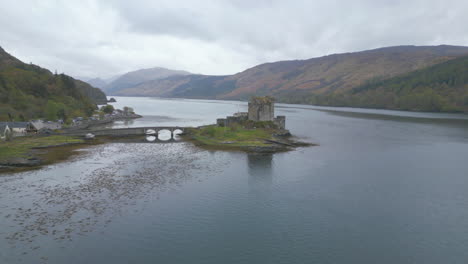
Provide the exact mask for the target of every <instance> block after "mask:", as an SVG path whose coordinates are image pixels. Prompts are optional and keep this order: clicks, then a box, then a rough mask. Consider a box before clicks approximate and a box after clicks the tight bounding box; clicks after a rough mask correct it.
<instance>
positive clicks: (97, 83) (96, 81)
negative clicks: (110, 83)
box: [84, 78, 107, 88]
mask: <svg viewBox="0 0 468 264" xmlns="http://www.w3.org/2000/svg"><path fill="white" fill-rule="evenodd" d="M84 81H85V82H87V83H89V84H90V85H91V86H93V87H96V88H103V87H104V86H106V85H107V82H106V81H105V80H103V79H101V78H93V79H89V80H84Z"/></svg>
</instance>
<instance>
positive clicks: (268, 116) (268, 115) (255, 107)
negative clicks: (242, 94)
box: [248, 96, 275, 121]
mask: <svg viewBox="0 0 468 264" xmlns="http://www.w3.org/2000/svg"><path fill="white" fill-rule="evenodd" d="M248 116H249V120H252V121H274V118H275V101H274V99H273V97H269V96H263V97H258V96H254V97H252V98H251V99H250V102H249V114H248Z"/></svg>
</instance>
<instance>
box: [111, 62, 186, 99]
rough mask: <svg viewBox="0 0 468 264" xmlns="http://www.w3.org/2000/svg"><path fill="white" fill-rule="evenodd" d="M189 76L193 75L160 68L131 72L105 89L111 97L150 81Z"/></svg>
mask: <svg viewBox="0 0 468 264" xmlns="http://www.w3.org/2000/svg"><path fill="white" fill-rule="evenodd" d="M188 74H191V73H189V72H186V71H177V70H169V69H165V68H160V67H156V68H151V69H142V70H137V71H133V72H129V73H126V74H124V75H122V76H120V77H119V78H117V79H115V80H114V81H112V82H110V83H108V84H107V85H105V86H104V87H103V89H104V90H105V91H106V92H107V93H108V94H110V95H116V94H119V92H120V91H121V90H124V89H131V88H134V87H135V86H138V85H140V84H142V83H145V82H148V81H154V80H160V79H163V78H167V77H170V76H176V75H188Z"/></svg>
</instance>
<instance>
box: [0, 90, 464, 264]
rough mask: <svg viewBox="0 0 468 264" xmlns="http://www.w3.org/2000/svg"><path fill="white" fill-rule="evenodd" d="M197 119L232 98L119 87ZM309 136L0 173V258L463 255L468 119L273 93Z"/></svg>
mask: <svg viewBox="0 0 468 264" xmlns="http://www.w3.org/2000/svg"><path fill="white" fill-rule="evenodd" d="M116 99H117V103H114V105H115V106H116V107H123V106H132V107H133V108H134V109H135V111H136V112H137V113H139V114H141V115H143V116H144V117H143V118H141V119H137V120H131V121H121V122H116V123H115V124H112V125H108V126H111V127H139V126H169V125H173V126H198V125H204V124H210V123H214V121H215V120H216V118H219V117H224V116H227V115H230V114H232V113H234V112H237V111H246V103H244V102H237V101H211V100H184V99H158V98H135V97H116ZM276 114H277V115H285V116H286V118H287V120H286V125H287V127H288V129H289V130H290V131H291V133H292V134H293V135H295V136H296V137H298V138H300V139H301V140H303V141H307V142H311V143H316V144H319V146H314V147H304V148H298V149H297V150H294V151H291V152H285V153H278V154H269V155H266V154H264V155H259V154H246V153H242V152H223V151H208V150H202V149H199V148H197V147H195V146H193V145H192V144H190V143H187V142H178V143H173V142H171V143H144V142H141V143H109V144H105V145H98V146H90V147H86V148H84V149H81V150H80V151H81V152H82V154H80V155H77V156H75V157H73V158H71V159H70V160H68V161H66V162H63V163H59V164H55V165H50V166H46V167H44V168H42V169H40V170H37V171H30V172H23V173H16V174H4V175H0V263H69V264H74V263H77V264H78V263H113V264H119V263H191V264H193V263H206V264H209V263H216V264H217V263H226V264H227V263H301V264H302V263H334V264H341V263H343V264H344V263H358V264H363V263H380V264H387V263H388V264H393V263H399V264H405V263H408V264H409V263H424V264H431V263H434V264H439V263H467V262H468V250H467V249H468V117H467V116H466V115H459V114H432V113H414V112H400V111H386V110H365V109H348V108H331V107H328V108H327V107H316V106H305V105H288V104H277V107H276Z"/></svg>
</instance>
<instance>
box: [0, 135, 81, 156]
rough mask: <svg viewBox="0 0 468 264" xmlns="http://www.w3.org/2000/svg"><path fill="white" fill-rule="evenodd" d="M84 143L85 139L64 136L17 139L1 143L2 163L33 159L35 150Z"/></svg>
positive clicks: (0, 154)
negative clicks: (17, 159) (18, 159)
mask: <svg viewBox="0 0 468 264" xmlns="http://www.w3.org/2000/svg"><path fill="white" fill-rule="evenodd" d="M84 142H85V141H84V140H83V139H80V138H76V137H71V136H63V135H53V136H24V137H17V138H14V139H13V140H11V141H5V142H0V162H3V161H8V160H12V159H15V158H28V157H31V156H32V151H33V150H34V149H35V148H46V147H54V146H62V145H66V144H80V143H84Z"/></svg>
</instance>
